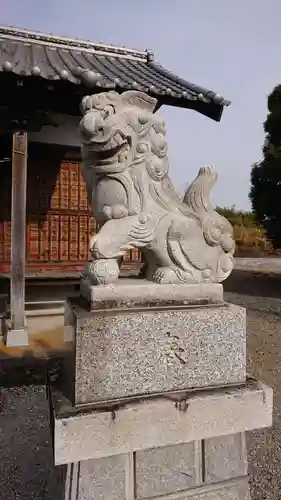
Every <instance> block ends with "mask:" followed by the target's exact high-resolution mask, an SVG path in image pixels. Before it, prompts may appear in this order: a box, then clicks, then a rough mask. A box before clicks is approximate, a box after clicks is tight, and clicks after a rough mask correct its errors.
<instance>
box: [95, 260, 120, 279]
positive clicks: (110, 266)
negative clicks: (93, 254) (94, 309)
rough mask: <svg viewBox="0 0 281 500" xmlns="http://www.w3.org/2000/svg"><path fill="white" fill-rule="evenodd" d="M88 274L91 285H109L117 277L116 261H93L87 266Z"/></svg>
mask: <svg viewBox="0 0 281 500" xmlns="http://www.w3.org/2000/svg"><path fill="white" fill-rule="evenodd" d="M89 272H90V275H91V282H92V284H93V285H111V284H113V283H115V282H116V281H117V279H118V277H119V273H120V269H119V265H118V263H117V261H116V260H113V259H101V260H94V261H92V262H90V264H89Z"/></svg>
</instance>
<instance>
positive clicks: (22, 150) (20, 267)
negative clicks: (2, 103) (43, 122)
mask: <svg viewBox="0 0 281 500" xmlns="http://www.w3.org/2000/svg"><path fill="white" fill-rule="evenodd" d="M26 184H27V132H22V131H18V132H14V133H13V151H12V213H11V222H12V242H11V300H10V304H11V330H10V331H9V332H8V333H7V338H6V345H27V344H28V337H27V332H26V329H25V252H26V249H25V245H26Z"/></svg>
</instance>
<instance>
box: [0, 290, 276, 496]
mask: <svg viewBox="0 0 281 500" xmlns="http://www.w3.org/2000/svg"><path fill="white" fill-rule="evenodd" d="M226 298H227V300H229V301H231V302H234V303H237V304H239V305H244V306H245V307H247V309H248V363H249V369H248V371H249V373H251V374H253V375H254V376H255V377H257V378H259V379H260V380H262V381H264V382H266V383H267V384H268V385H270V386H271V387H273V389H274V425H273V427H272V428H271V429H268V430H265V431H263V432H255V433H251V434H249V436H248V452H249V461H250V467H249V469H250V470H249V472H250V480H251V487H252V500H279V499H280V498H281V493H280V492H281V455H280V452H281V431H280V424H281V383H280V380H281V379H280V372H281V331H280V325H281V300H280V299H274V298H270V299H269V298H268V299H267V298H262V299H261V298H260V297H250V296H246V295H244V296H243V295H238V294H235V293H227V294H226ZM0 404H1V407H0V410H2V412H1V418H0V436H1V437H0V457H1V460H0V478H1V480H0V500H63V493H62V491H63V486H62V485H63V480H64V473H65V468H64V467H61V468H54V467H53V465H52V449H51V436H50V430H49V422H48V405H47V401H46V394H45V388H44V386H42V385H39V386H29V387H21V388H10V389H4V391H3V394H2V398H1V402H0Z"/></svg>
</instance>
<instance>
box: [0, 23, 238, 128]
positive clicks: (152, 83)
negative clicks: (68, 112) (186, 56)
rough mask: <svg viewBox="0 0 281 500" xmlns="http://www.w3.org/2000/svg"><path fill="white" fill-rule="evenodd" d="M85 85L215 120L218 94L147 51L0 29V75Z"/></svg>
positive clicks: (221, 102) (225, 103)
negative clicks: (143, 95) (135, 94)
mask: <svg viewBox="0 0 281 500" xmlns="http://www.w3.org/2000/svg"><path fill="white" fill-rule="evenodd" d="M1 71H2V72H5V73H8V72H10V73H14V74H16V75H20V76H21V77H26V76H33V77H37V78H44V79H46V80H66V81H69V82H72V83H74V84H84V85H86V86H88V87H90V88H92V89H93V91H94V92H96V91H102V90H109V89H113V88H116V89H117V90H119V91H122V90H129V89H136V90H142V91H144V92H148V93H150V94H151V95H154V96H155V97H156V98H158V99H159V100H161V102H162V103H163V104H165V103H167V104H171V105H176V106H181V107H186V108H192V109H195V110H197V111H199V112H201V113H203V114H205V115H206V116H210V117H211V118H213V119H215V120H219V119H220V117H221V114H222V110H223V107H224V106H228V105H229V104H230V102H229V101H226V100H225V99H224V98H223V97H222V96H221V95H219V94H216V93H215V92H213V91H210V90H208V89H205V88H203V87H199V86H197V85H194V84H192V83H190V82H187V81H185V80H183V79H181V78H179V77H177V76H176V75H174V74H173V73H171V72H169V71H167V70H166V69H165V68H163V67H162V66H160V65H159V64H156V63H155V62H154V56H153V54H152V53H151V52H150V51H139V50H134V49H127V48H124V47H115V46H112V45H104V44H100V43H93V42H88V41H81V40H76V39H72V38H65V37H57V36H53V35H47V34H43V33H37V32H34V31H29V30H23V29H18V28H12V27H0V73H1Z"/></svg>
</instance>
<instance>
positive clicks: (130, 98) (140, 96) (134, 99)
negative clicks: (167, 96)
mask: <svg viewBox="0 0 281 500" xmlns="http://www.w3.org/2000/svg"><path fill="white" fill-rule="evenodd" d="M121 101H122V103H124V104H125V105H127V106H137V107H138V108H140V109H142V110H143V111H148V112H150V113H153V111H154V109H155V107H156V104H157V99H154V97H151V96H149V95H147V94H145V92H139V91H137V90H128V91H127V92H123V94H121Z"/></svg>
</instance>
